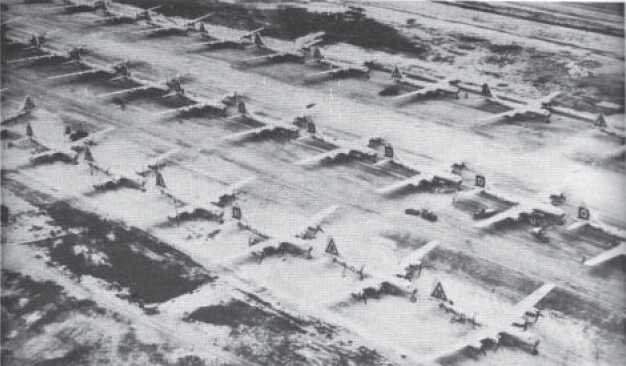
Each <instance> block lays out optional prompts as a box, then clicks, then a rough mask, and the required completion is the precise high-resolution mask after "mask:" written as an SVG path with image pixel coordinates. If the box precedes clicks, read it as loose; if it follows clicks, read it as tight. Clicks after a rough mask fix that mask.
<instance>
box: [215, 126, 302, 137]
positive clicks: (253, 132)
mask: <svg viewBox="0 0 626 366" xmlns="http://www.w3.org/2000/svg"><path fill="white" fill-rule="evenodd" d="M276 130H294V131H295V130H297V127H296V126H292V125H285V124H283V123H272V124H271V125H265V126H261V127H257V128H251V129H249V130H245V131H241V132H236V133H233V134H231V135H227V136H224V137H222V140H225V141H237V140H243V139H246V138H249V137H252V136H256V135H260V134H262V133H264V132H271V131H276Z"/></svg>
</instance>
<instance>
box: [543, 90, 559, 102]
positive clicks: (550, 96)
mask: <svg viewBox="0 0 626 366" xmlns="http://www.w3.org/2000/svg"><path fill="white" fill-rule="evenodd" d="M559 95H561V92H559V91H556V92H553V93H550V94H548V95H546V96H545V97H543V98H541V99H539V104H549V103H552V100H553V99H554V98H556V97H558V96H559Z"/></svg>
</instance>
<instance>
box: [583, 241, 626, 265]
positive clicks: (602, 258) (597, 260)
mask: <svg viewBox="0 0 626 366" xmlns="http://www.w3.org/2000/svg"><path fill="white" fill-rule="evenodd" d="M621 255H626V242H622V243H620V244H619V245H618V246H616V247H614V248H613V249H609V250H607V251H605V252H603V253H601V254H599V255H597V256H595V257H593V258H591V259H589V260H587V261H586V262H585V266H589V267H595V266H597V265H600V264H602V263H604V262H607V261H609V260H611V259H613V258H616V257H619V256H621Z"/></svg>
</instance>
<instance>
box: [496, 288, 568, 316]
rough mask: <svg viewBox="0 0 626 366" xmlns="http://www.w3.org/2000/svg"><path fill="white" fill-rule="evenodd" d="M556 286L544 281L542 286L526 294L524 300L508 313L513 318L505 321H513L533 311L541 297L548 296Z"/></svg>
mask: <svg viewBox="0 0 626 366" xmlns="http://www.w3.org/2000/svg"><path fill="white" fill-rule="evenodd" d="M554 287H556V286H555V285H554V284H552V283H544V284H543V285H541V287H539V288H538V289H536V290H535V291H533V292H532V293H531V294H530V295H528V296H526V297H525V298H524V299H523V300H522V301H520V302H518V303H517V304H516V305H515V306H514V307H513V309H512V310H511V311H510V312H509V313H508V316H509V317H510V318H511V319H505V321H507V322H509V323H513V321H515V320H517V319H520V318H521V317H522V316H523V315H524V314H525V313H526V312H527V311H532V310H533V309H534V308H535V305H537V303H539V301H541V299H543V298H544V297H546V296H547V295H548V294H549V293H550V291H552V290H553V289H554Z"/></svg>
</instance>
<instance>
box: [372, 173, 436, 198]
mask: <svg viewBox="0 0 626 366" xmlns="http://www.w3.org/2000/svg"><path fill="white" fill-rule="evenodd" d="M425 179H426V178H425V177H424V176H422V175H421V174H418V175H415V176H413V177H410V178H407V179H404V180H401V181H399V182H396V183H392V184H390V185H388V186H385V187H382V188H378V189H377V190H376V193H378V194H383V195H384V194H389V193H393V192H396V191H399V190H401V189H403V188H407V187H410V186H414V187H417V186H418V185H419V184H420V182H421V181H423V180H425Z"/></svg>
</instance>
